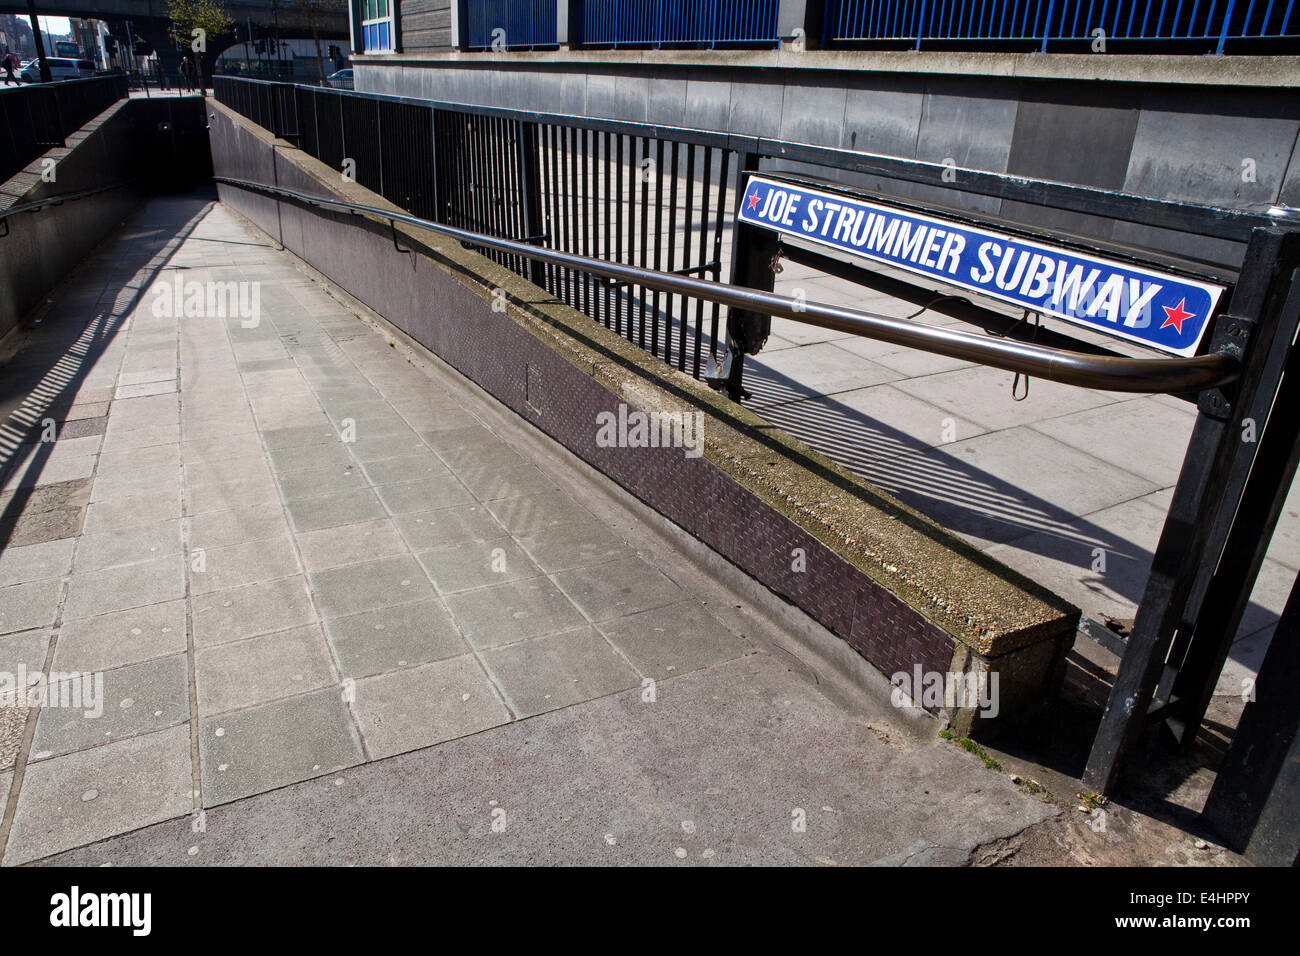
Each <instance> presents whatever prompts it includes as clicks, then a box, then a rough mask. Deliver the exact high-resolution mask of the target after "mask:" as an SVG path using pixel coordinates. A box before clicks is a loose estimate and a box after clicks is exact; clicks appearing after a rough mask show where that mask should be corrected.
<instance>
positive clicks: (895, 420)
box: [745, 261, 1300, 711]
mask: <svg viewBox="0 0 1300 956" xmlns="http://www.w3.org/2000/svg"><path fill="white" fill-rule="evenodd" d="M796 289H799V290H802V291H803V294H804V295H805V296H806V298H807V299H808V300H809V301H814V302H825V303H830V304H834V305H844V306H850V307H853V308H858V309H862V310H864V311H868V312H875V313H878V314H881V315H888V316H892V317H895V318H914V320H915V321H917V322H923V323H926V324H929V325H939V326H945V327H951V328H956V329H962V330H965V331H970V330H972V329H973V327H972V326H970V325H969V324H967V323H964V322H961V321H959V320H956V319H951V318H948V317H946V316H943V315H941V314H938V313H935V312H922V311H921V310H920V309H919V308H918V307H916V306H913V305H911V304H910V303H906V302H900V301H898V300H894V299H890V298H888V297H886V296H884V295H880V294H877V293H874V292H872V291H871V290H869V289H863V288H862V287H859V286H855V285H852V284H850V283H847V282H845V281H843V280H839V279H836V278H834V277H831V276H825V275H822V274H818V273H815V272H814V271H813V270H811V269H809V268H807V267H805V266H802V265H799V264H797V263H791V262H788V261H787V262H786V263H785V264H784V271H783V272H782V273H781V275H780V276H779V277H778V280H777V283H776V291H777V292H781V293H784V294H786V295H793V294H794V293H795V290H796ZM997 308H999V309H1000V307H997ZM1002 311H1005V310H1002ZM1008 314H1011V313H1008ZM1057 324H1058V325H1060V326H1062V328H1061V331H1064V332H1068V333H1070V334H1073V335H1076V336H1077V337H1079V338H1081V339H1083V340H1085V341H1089V342H1092V343H1095V344H1102V345H1106V346H1107V347H1110V348H1114V349H1116V350H1117V351H1120V352H1122V353H1124V354H1130V355H1147V356H1150V354H1151V353H1150V352H1149V351H1146V350H1143V349H1141V348H1140V347H1138V346H1134V345H1129V344H1128V343H1123V342H1119V341H1118V340H1114V339H1108V338H1106V337H1103V336H1101V335H1100V334H1097V333H1093V332H1090V331H1087V330H1082V329H1077V328H1073V327H1070V326H1068V325H1067V324H1066V323H1057ZM976 331H978V330H976ZM1013 379H1014V375H1013V373H1011V372H1003V371H1000V370H997V369H990V368H984V367H980V366H976V365H972V364H971V363H968V362H963V361H960V360H957V359H951V358H946V357H943V356H935V355H929V354H927V353H924V352H920V351H917V350H915V349H906V348H899V347H898V346H895V345H891V344H889V343H884V342H876V341H873V340H870V339H864V338H860V337H858V336H853V335H846V334H843V333H839V332H834V331H831V330H827V329H819V328H815V327H813V326H807V325H799V324H798V323H794V322H790V321H788V320H784V319H775V320H773V323H772V335H771V338H770V339H769V340H768V343H767V345H766V346H765V348H764V349H763V351H762V352H761V353H760V354H759V355H758V356H757V357H755V358H754V359H752V360H749V361H747V363H746V378H745V383H746V386H747V387H748V388H749V389H750V390H752V391H753V392H754V399H753V401H752V402H751V403H750V404H751V405H752V407H753V408H754V409H755V410H756V411H758V412H759V414H761V415H763V416H764V417H765V418H767V419H768V420H769V421H771V422H773V423H774V424H776V425H779V426H780V427H782V428H784V429H785V430H787V431H789V432H791V433H792V434H795V435H797V436H799V437H800V438H802V439H803V440H804V441H806V442H808V443H809V444H810V445H812V446H813V447H815V448H817V449H818V450H819V451H821V452H823V453H824V454H826V455H827V456H828V457H830V458H832V459H834V460H836V461H838V462H839V463H840V464H842V465H844V466H845V467H846V468H848V469H850V470H851V471H854V472H856V473H857V474H859V475H861V476H863V477H864V478H866V479H867V480H868V481H870V482H872V483H873V484H875V485H876V486H877V487H880V488H883V489H885V490H887V491H889V492H891V493H892V494H894V495H896V496H897V497H898V498H900V499H902V500H903V501H905V502H907V503H908V504H910V505H912V506H913V507H915V508H916V509H917V510H919V511H921V512H922V513H923V514H926V515H928V516H930V517H931V518H934V519H935V520H936V521H938V522H940V523H941V524H943V525H944V526H945V527H947V528H948V529H949V530H951V531H954V532H956V533H957V534H959V535H961V536H963V537H965V538H966V539H967V540H969V541H970V542H971V543H973V544H975V545H976V546H977V547H980V548H982V549H983V550H985V551H987V552H988V553H989V554H990V555H992V556H994V557H996V558H997V559H998V560H1000V561H1002V562H1004V563H1006V564H1008V565H1010V566H1011V567H1013V568H1015V569H1016V570H1018V571H1020V572H1022V573H1023V574H1025V575H1026V576H1028V577H1030V578H1032V579H1034V580H1036V581H1038V582H1040V583H1042V584H1044V585H1046V586H1047V587H1049V588H1050V589H1052V590H1053V591H1055V592H1056V593H1057V594H1059V595H1061V596H1062V597H1064V598H1066V599H1067V600H1069V601H1071V602H1072V603H1074V604H1075V605H1077V606H1078V607H1079V608H1081V609H1082V610H1083V612H1084V613H1085V614H1087V615H1088V616H1090V617H1092V618H1093V619H1094V620H1098V621H1100V620H1102V619H1103V618H1104V617H1106V616H1110V617H1114V618H1119V619H1125V618H1132V617H1133V616H1134V614H1135V612H1136V609H1137V605H1138V602H1139V601H1140V599H1141V597H1142V589H1143V587H1144V585H1145V583H1146V579H1147V575H1148V572H1149V571H1150V567H1151V558H1152V555H1153V553H1154V551H1155V547H1156V543H1157V541H1158V540H1159V536H1160V531H1161V528H1162V527H1163V524H1164V519H1165V513H1166V512H1167V511H1168V508H1169V501H1170V498H1171V495H1172V492H1173V488H1174V485H1175V484H1176V483H1177V480H1178V473H1179V469H1180V468H1181V467H1182V462H1183V457H1184V455H1185V454H1186V450H1187V443H1188V439H1189V437H1190V436H1191V431H1192V425H1193V424H1194V422H1195V417H1196V416H1195V408H1194V407H1193V406H1192V405H1191V404H1189V403H1187V402H1184V401H1181V400H1179V399H1175V398H1171V397H1168V396H1163V395H1129V394H1119V393H1107V392H1099V391H1094V390H1091V389H1083V388H1076V387H1073V386H1067V385H1059V384H1056V383H1054V382H1047V381H1040V380H1037V379H1034V380H1031V381H1030V382H1029V384H1028V396H1027V397H1026V398H1025V399H1024V400H1023V401H1016V400H1014V399H1013V398H1012V385H1013ZM1022 384H1023V383H1022ZM1297 569H1300V491H1298V490H1296V489H1295V488H1293V489H1292V491H1291V494H1290V497H1289V498H1288V500H1287V504H1286V506H1285V508H1284V511H1283V514H1282V516H1281V518H1280V520H1279V524H1278V530H1277V533H1276V535H1275V536H1274V539H1273V542H1272V546H1271V547H1270V549H1269V551H1268V556H1267V558H1266V559H1265V561H1264V566H1263V568H1262V570H1261V572H1260V577H1259V580H1258V582H1257V584H1256V586H1255V590H1254V593H1253V594H1252V598H1251V603H1250V606H1249V608H1248V610H1247V612H1246V615H1245V617H1244V618H1243V621H1242V624H1241V627H1240V629H1239V631H1238V635H1237V641H1236V644H1235V645H1234V648H1233V651H1232V655H1231V659H1230V660H1229V661H1228V665H1227V667H1226V668H1225V671H1224V675H1223V678H1222V680H1221V683H1220V691H1221V693H1220V695H1219V696H1222V697H1224V698H1225V699H1228V698H1231V699H1233V700H1235V701H1237V702H1239V701H1240V696H1241V679H1242V678H1243V677H1246V676H1253V675H1254V673H1255V672H1256V670H1257V668H1258V666H1259V663H1260V661H1262V659H1263V654H1264V651H1265V650H1266V649H1267V647H1268V640H1269V638H1270V637H1271V636H1272V633H1273V629H1274V625H1275V624H1276V622H1277V619H1278V616H1279V615H1280V614H1281V611H1282V607H1283V605H1284V604H1285V603H1286V598H1287V595H1288V594H1289V593H1290V590H1291V586H1292V584H1293V583H1294V582H1295V579H1296V573H1297ZM1107 656H1108V655H1103V659H1104V658H1106V657H1107ZM1109 663H1110V664H1112V665H1113V663H1114V662H1113V660H1112V661H1110V662H1109ZM1236 709H1237V710H1238V711H1239V710H1240V706H1237V707H1236Z"/></svg>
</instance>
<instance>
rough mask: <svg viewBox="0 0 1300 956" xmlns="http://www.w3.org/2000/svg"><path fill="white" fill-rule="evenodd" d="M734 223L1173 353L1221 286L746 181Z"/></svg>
mask: <svg viewBox="0 0 1300 956" xmlns="http://www.w3.org/2000/svg"><path fill="white" fill-rule="evenodd" d="M739 218H740V221H741V222H745V223H748V224H749V225H751V226H759V227H761V228H763V229H771V230H775V231H776V232H780V233H784V234H786V235H789V236H796V237H798V238H800V239H806V240H808V241H810V242H815V243H818V244H820V245H823V246H829V247H830V248H832V249H837V250H839V251H840V252H848V253H851V254H853V255H855V256H862V257H864V258H867V259H873V260H875V261H876V262H881V263H884V264H885V265H890V266H896V267H897V268H900V269H905V270H907V271H908V272H912V273H915V274H917V275H923V276H927V277H929V278H932V279H936V280H938V281H940V282H945V283H947V284H949V285H955V286H959V287H961V288H963V289H969V290H970V291H972V292H978V293H980V294H982V295H988V296H992V297H994V298H996V299H1001V300H1002V301H1003V302H1010V303H1011V304H1012V305H1016V306H1020V307H1022V308H1026V309H1029V310H1031V311H1033V312H1038V313H1041V314H1043V315H1054V316H1057V317H1058V318H1061V319H1065V320H1066V321H1067V322H1074V323H1076V324H1078V325H1082V326H1085V327H1087V328H1090V329H1095V330H1097V331H1100V332H1105V333H1107V334H1109V335H1115V336H1119V337H1120V338H1125V339H1128V340H1129V341H1132V342H1138V343H1140V344H1142V345H1146V346H1149V347H1151V348H1156V349H1160V350H1162V351H1165V352H1172V353H1174V354H1175V355H1195V354H1196V350H1197V348H1198V346H1199V345H1200V343H1201V338H1202V337H1203V336H1204V335H1205V330H1206V328H1207V327H1208V325H1209V319H1210V317H1211V316H1212V315H1213V314H1214V310H1215V308H1216V307H1217V306H1218V304H1219V297H1220V296H1221V295H1222V294H1223V292H1224V288H1223V286H1218V285H1213V284H1210V283H1207V282H1200V281H1198V280H1196V279H1187V278H1183V277H1181V276H1175V275H1171V274H1169V273H1166V272H1157V271H1155V270H1153V269H1146V268H1144V267H1142V266H1136V265H1131V264H1127V263H1122V262H1116V261H1113V260H1111V259H1104V258H1102V257H1100V256H1094V255H1089V254H1087V253H1083V252H1075V251H1073V250H1068V249H1063V248H1059V247H1055V246H1049V245H1045V244H1044V243H1041V242H1034V241H1032V240H1029V239H1021V238H1019V237H1015V236H1009V235H1007V234H1005V233H1001V232H995V231H993V230H991V229H984V228H982V227H977V226H968V225H961V224H959V223H955V222H950V221H947V220H944V219H939V218H936V217H934V216H928V215H922V214H920V213H915V212H909V211H904V210H902V209H898V208H895V207H892V206H882V205H879V204H877V203H873V202H867V201H865V200H862V199H855V198H853V197H851V196H847V195H845V194H843V193H834V192H827V191H824V190H820V189H814V188H812V187H810V186H805V185H803V184H801V183H790V182H784V181H780V180H772V179H768V178H766V177H763V176H751V177H750V179H749V182H748V184H747V185H746V187H745V195H744V198H742V199H741V202H740V216H739Z"/></svg>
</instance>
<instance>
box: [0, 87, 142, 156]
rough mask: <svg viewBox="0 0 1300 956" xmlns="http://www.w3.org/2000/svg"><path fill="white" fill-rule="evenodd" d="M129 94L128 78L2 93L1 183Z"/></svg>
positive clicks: (6, 88) (57, 145)
mask: <svg viewBox="0 0 1300 956" xmlns="http://www.w3.org/2000/svg"><path fill="white" fill-rule="evenodd" d="M126 95H127V80H126V77H125V76H97V77H92V78H89V79H85V80H61V81H59V82H57V83H33V84H29V85H27V86H20V87H12V88H10V87H5V88H0V182H3V181H4V180H7V179H9V177H10V176H13V175H14V174H15V173H17V172H18V171H19V170H21V169H23V168H24V167H26V166H27V164H28V163H30V162H31V161H32V160H34V159H36V158H37V157H38V156H40V155H41V154H42V153H44V152H45V151H46V150H48V149H53V148H55V147H59V146H65V145H67V137H68V135H69V134H70V133H74V132H76V131H77V130H79V129H81V127H83V126H85V125H86V123H88V122H90V120H92V119H94V118H95V117H96V116H98V115H99V114H100V113H102V112H103V111H104V110H106V109H108V107H109V106H111V105H112V104H113V103H115V102H117V101H118V100H120V99H123V98H124V97H125V96H126Z"/></svg>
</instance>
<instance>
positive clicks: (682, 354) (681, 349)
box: [664, 140, 686, 370]
mask: <svg viewBox="0 0 1300 956" xmlns="http://www.w3.org/2000/svg"><path fill="white" fill-rule="evenodd" d="M672 147H673V148H672V159H671V160H670V161H669V169H670V171H671V175H672V178H671V179H670V180H669V181H668V183H669V190H668V271H669V272H672V271H673V270H674V269H676V268H677V166H678V161H679V160H680V158H681V156H680V153H679V152H678V143H677V141H676V140H673V143H672ZM683 265H685V263H683ZM675 302H676V296H674V295H672V293H669V295H668V310H667V311H668V328H667V330H666V335H665V340H666V346H665V348H664V360H665V361H667V362H668V363H669V364H672V355H673V348H672V346H673V322H674V320H675V319H676V317H677V310H676V309H675V308H674V303H675ZM685 329H686V326H685V323H683V324H682V330H683V331H682V334H681V335H680V336H679V343H678V349H677V358H678V365H677V367H678V369H679V370H680V369H682V368H683V367H684V366H685V364H686V332H685Z"/></svg>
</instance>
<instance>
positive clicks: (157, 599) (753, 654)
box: [0, 197, 1056, 865]
mask: <svg viewBox="0 0 1300 956" xmlns="http://www.w3.org/2000/svg"><path fill="white" fill-rule="evenodd" d="M178 282H179V283H180V285H177V283H178ZM225 284H232V285H231V286H230V288H233V289H236V291H237V292H238V293H240V294H243V296H244V298H243V299H242V300H240V301H242V302H243V303H244V305H245V306H249V308H235V307H234V304H235V302H236V300H239V296H237V295H236V296H234V298H232V299H231V300H230V302H229V304H230V306H231V308H230V309H227V310H224V311H223V310H221V309H219V308H218V307H217V305H216V304H214V302H213V301H211V300H209V299H208V298H206V297H205V296H206V295H208V294H210V293H211V290H212V289H213V288H214V287H216V288H218V289H221V288H225V287H226V286H225ZM174 288H175V289H178V290H179V292H178V295H177V296H176V297H173V294H172V290H173V289H174ZM160 289H161V290H162V291H157V290H160ZM194 290H198V291H194ZM254 291H255V293H256V296H255V297H254V296H253V292H254ZM178 301H179V304H180V309H179V311H178V310H177V308H176V306H177V303H178ZM253 301H256V302H257V303H258V308H257V309H256V310H253V309H252V308H251V303H252V302H253ZM430 307H431V308H436V307H437V306H436V303H432V304H430ZM362 311H363V310H361V309H360V307H359V306H356V305H354V304H352V303H351V301H350V300H349V299H348V298H347V297H346V296H345V295H343V294H341V293H339V292H337V290H333V289H331V288H329V286H328V284H326V283H322V282H321V281H319V279H318V277H316V276H314V275H312V274H309V273H308V272H307V271H306V270H305V269H303V268H301V267H300V265H299V264H297V262H296V260H294V259H293V258H292V257H291V256H290V255H288V254H287V253H281V252H277V251H276V250H275V247H274V244H273V243H272V242H270V241H269V240H268V239H267V237H266V236H265V235H263V234H261V233H260V232H258V231H256V230H255V229H253V228H252V227H251V226H248V225H246V224H245V223H243V222H242V220H239V219H238V218H237V217H236V216H234V215H233V214H231V213H230V212H228V211H227V210H226V209H224V208H223V207H221V206H219V205H216V204H213V203H210V202H208V201H205V200H203V199H198V198H193V197H189V198H170V199H165V200H153V201H151V202H150V203H149V204H148V205H147V206H146V207H145V209H144V210H143V211H142V212H141V213H140V214H139V215H137V216H136V217H135V218H133V219H132V220H130V221H129V222H128V223H126V224H125V225H124V226H123V228H122V229H121V230H120V231H119V232H118V233H117V234H116V235H115V236H114V237H113V238H112V239H111V240H110V241H108V242H106V243H105V244H104V245H103V246H102V247H101V248H100V249H99V250H97V252H96V253H95V254H94V255H93V256H92V257H90V258H89V259H88V260H87V261H86V262H85V263H84V265H83V267H82V268H81V269H80V270H79V271H78V272H77V274H76V275H75V276H73V277H71V280H70V281H69V282H68V283H66V284H65V285H64V286H62V287H60V288H59V289H58V290H56V292H55V293H54V294H52V296H51V301H50V303H49V304H48V308H47V309H46V310H44V312H43V314H42V315H41V316H39V317H38V318H39V320H38V322H37V323H36V324H35V325H34V326H33V327H32V328H29V329H27V330H24V331H23V332H21V333H20V334H19V335H18V336H17V338H16V339H11V340H10V341H9V342H7V343H6V345H7V346H8V349H7V351H6V353H5V355H4V356H2V357H3V358H4V359H5V361H6V365H5V373H6V374H5V391H4V393H3V396H0V397H2V399H3V404H4V408H3V412H4V414H5V417H6V421H5V424H4V425H3V427H0V455H3V458H4V461H5V466H6V467H5V470H4V473H3V479H2V480H3V486H2V488H0V508H2V509H3V511H2V516H0V535H2V536H3V542H4V547H3V551H2V552H0V672H3V673H8V674H13V673H18V672H19V671H20V670H22V669H25V670H26V671H27V672H29V673H33V674H34V673H38V672H42V671H44V672H47V673H50V674H54V673H55V672H57V673H58V674H61V675H62V677H61V678H57V677H56V678H52V679H54V680H57V681H58V682H57V683H56V684H54V685H52V687H51V688H50V689H49V690H48V691H47V693H46V695H45V698H44V700H43V701H42V702H40V706H32V707H30V708H24V707H20V706H12V707H3V708H0V804H2V805H3V806H4V809H3V816H2V817H0V852H2V853H3V857H2V858H0V859H2V861H3V863H4V864H7V865H16V864H22V863H28V862H33V861H39V860H50V859H55V860H68V861H71V860H76V861H80V862H91V861H94V862H108V863H126V862H149V863H164V862H165V863H186V862H194V863H230V862H254V861H256V862H275V863H290V862H378V863H384V862H435V861H461V862H472V861H501V862H507V861H509V862H523V861H536V862H617V863H624V862H664V863H675V862H680V861H687V862H705V863H707V862H710V861H717V862H722V863H742V862H744V863H748V862H803V863H814V862H823V863H843V862H854V863H866V862H873V861H884V862H891V863H903V862H924V861H928V860H932V859H938V858H943V859H950V858H956V857H962V856H963V854H964V853H966V852H969V851H970V850H971V849H973V848H974V847H976V846H978V845H980V844H982V843H986V842H989V841H991V840H996V839H999V838H1003V837H1006V836H1009V835H1011V834H1014V833H1016V832H1019V831H1020V830H1023V829H1024V828H1025V827H1027V826H1030V825H1032V824H1035V823H1037V822H1039V821H1041V820H1043V819H1045V818H1046V817H1048V816H1050V815H1052V814H1053V813H1055V812H1056V811H1055V809H1054V808H1053V807H1052V806H1051V805H1050V804H1047V803H1044V802H1042V801H1040V800H1038V799H1035V798H1032V797H1030V796H1026V795H1025V794H1022V793H1021V792H1019V791H1018V790H1017V789H1016V788H1015V787H1014V786H1013V785H1012V784H1011V783H1010V782H1009V781H1008V780H1007V779H1006V777H1005V776H1003V775H1000V774H996V773H992V772H990V771H988V770H986V769H985V768H984V767H983V766H982V765H981V764H980V762H979V761H978V760H976V759H975V758H974V757H972V756H970V755H968V754H965V753H963V752H961V751H959V750H958V749H957V748H954V747H951V746H949V745H947V744H942V743H937V742H936V741H935V740H934V737H933V736H932V734H933V730H934V728H933V726H931V725H930V723H929V722H928V721H923V722H922V723H921V725H920V726H919V727H918V726H917V725H916V724H915V723H914V722H913V721H911V720H909V719H908V718H906V716H905V715H902V714H900V713H899V712H896V711H893V710H892V709H891V708H890V707H889V706H888V704H887V700H888V695H887V693H885V692H884V691H883V690H882V688H883V685H884V679H883V678H879V679H878V680H877V681H876V683H875V684H874V685H872V686H870V687H868V688H863V687H861V686H854V685H853V684H852V683H851V682H848V681H846V680H844V679H843V678H842V677H841V676H838V675H839V674H840V672H839V671H837V670H836V668H835V666H833V664H831V663H828V662H827V661H826V660H824V659H823V658H822V657H820V656H818V654H817V653H815V652H814V651H813V650H810V649H808V648H807V647H805V646H804V645H802V644H800V643H799V642H798V641H795V640H793V639H792V638H791V635H790V631H791V627H790V626H789V624H788V618H782V617H780V616H775V617H774V616H773V614H775V613H776V612H774V611H772V610H771V609H770V608H766V607H765V605H763V601H762V598H761V595H760V596H758V597H756V596H755V594H754V593H753V592H752V591H749V590H746V584H745V582H743V581H739V580H737V579H736V578H735V577H734V574H733V575H732V577H728V574H730V573H731V572H728V571H726V569H722V570H719V571H717V572H716V573H709V572H708V571H707V570H705V569H702V568H701V565H700V563H699V562H700V561H702V560H705V559H704V558H701V557H700V554H699V553H698V548H695V549H692V547H691V546H690V544H689V543H687V542H683V541H680V540H679V539H677V538H675V537H674V536H673V535H672V533H671V530H670V529H668V530H666V529H665V528H664V527H663V523H662V522H658V521H656V520H655V518H654V516H652V515H646V514H645V513H644V511H643V510H639V506H638V505H636V504H635V503H634V502H632V500H631V499H630V498H629V497H628V496H627V495H624V494H622V493H621V492H620V491H618V490H617V489H614V488H612V486H610V485H609V483H608V482H606V481H605V480H604V479H602V478H600V477H599V476H597V475H595V474H594V473H592V472H590V470H589V469H586V468H585V466H582V465H581V464H580V463H579V462H577V461H576V460H575V459H573V458H572V457H571V456H569V455H568V454H567V453H566V452H564V451H563V450H562V449H559V448H558V447H556V446H555V445H554V444H553V443H550V442H549V441H547V440H545V439H544V438H542V437H541V436H539V435H538V434H536V433H534V432H532V431H530V430H529V428H528V427H527V426H526V425H524V424H523V423H522V422H520V421H518V420H517V419H514V418H513V417H512V416H510V415H509V414H508V413H506V412H504V411H503V410H502V409H501V408H500V407H499V406H497V405H496V404H495V403H494V402H492V401H491V400H490V399H489V398H488V397H487V396H485V395H484V394H483V393H481V392H480V391H478V390H477V389H476V388H474V387H472V386H471V385H469V384H468V383H466V382H465V380H463V379H461V378H460V377H459V376H457V375H456V374H455V373H453V372H452V371H450V370H449V369H447V368H446V367H444V366H443V365H441V363H439V362H437V361H436V360H435V359H432V358H430V357H428V356H427V355H423V354H421V353H419V352H418V351H415V350H411V349H409V348H407V347H406V346H405V345H403V344H401V343H398V342H397V341H395V340H394V338H393V337H390V336H388V335H386V334H383V331H382V325H381V324H380V323H377V322H376V321H375V320H374V319H373V317H370V316H368V315H367V316H364V317H363V315H362ZM214 313H215V314H214ZM846 354H848V353H846ZM99 681H102V684H99V683H97V682H99ZM101 687H102V692H100V690H99V689H100V688H101ZM65 853H67V854H68V855H66V856H62V857H60V856H58V855H59V854H65ZM936 854H937V856H936Z"/></svg>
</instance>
